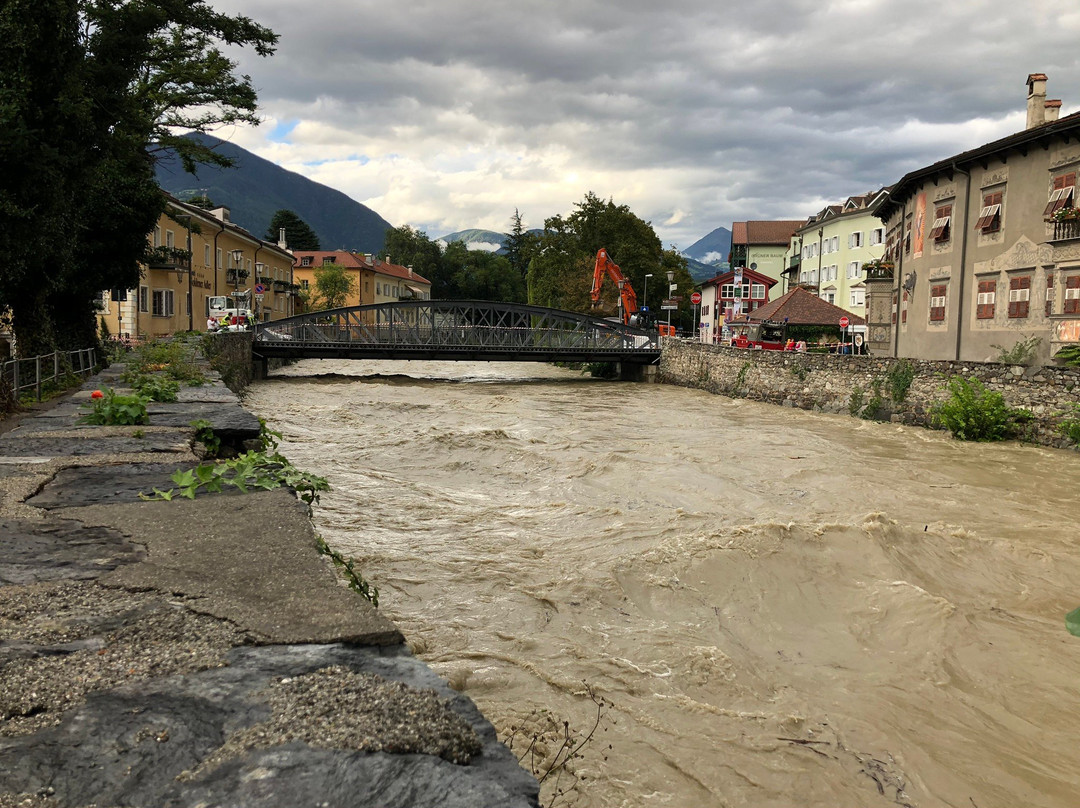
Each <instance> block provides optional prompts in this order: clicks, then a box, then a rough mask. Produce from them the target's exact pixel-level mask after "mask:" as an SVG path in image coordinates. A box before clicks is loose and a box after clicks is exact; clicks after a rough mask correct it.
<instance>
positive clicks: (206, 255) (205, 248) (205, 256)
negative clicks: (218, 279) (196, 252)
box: [202, 244, 210, 266]
mask: <svg viewBox="0 0 1080 808" xmlns="http://www.w3.org/2000/svg"><path fill="white" fill-rule="evenodd" d="M202 260H203V265H204V266H210V245H209V244H204V245H203V259H202Z"/></svg>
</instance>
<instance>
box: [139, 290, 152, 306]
mask: <svg viewBox="0 0 1080 808" xmlns="http://www.w3.org/2000/svg"><path fill="white" fill-rule="evenodd" d="M139 311H150V293H149V290H148V289H147V288H146V287H145V286H140V287H139Z"/></svg>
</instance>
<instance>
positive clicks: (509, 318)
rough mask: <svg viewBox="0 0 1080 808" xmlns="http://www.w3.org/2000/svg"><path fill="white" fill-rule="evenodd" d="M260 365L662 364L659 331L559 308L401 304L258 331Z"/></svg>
mask: <svg viewBox="0 0 1080 808" xmlns="http://www.w3.org/2000/svg"><path fill="white" fill-rule="evenodd" d="M252 354H253V357H254V358H255V359H261V360H266V359H271V358H285V359H448V360H487V361H491V360H504V361H514V362H623V363H630V364H641V365H647V364H653V363H655V362H657V361H658V360H659V358H660V337H659V335H658V334H657V333H655V332H650V331H645V330H642V329H640V328H633V327H631V326H627V325H623V324H622V323H620V322H618V321H612V320H604V319H600V318H597V317H590V316H589V315H585V314H577V313H575V312H570V311H560V310H559V309H548V308H542V307H540V306H527V305H523V304H518V303H494V302H488V301H476V300H468V301H462V300H403V301H397V302H395V303H376V304H374V305H368V306H353V307H349V308H340V309H328V310H326V311H317V312H311V313H309V314H302V315H298V316H296V317H289V318H286V319H284V320H274V321H272V322H266V323H259V324H258V325H256V327H255V334H254V344H253V345H252Z"/></svg>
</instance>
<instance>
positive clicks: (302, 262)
mask: <svg viewBox="0 0 1080 808" xmlns="http://www.w3.org/2000/svg"><path fill="white" fill-rule="evenodd" d="M300 266H302V267H309V266H311V256H310V255H305V256H304V257H303V258H301V259H300Z"/></svg>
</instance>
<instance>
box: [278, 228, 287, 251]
mask: <svg viewBox="0 0 1080 808" xmlns="http://www.w3.org/2000/svg"><path fill="white" fill-rule="evenodd" d="M277 245H278V246H279V247H281V249H283V250H285V249H288V247H289V244H288V242H287V241H285V228H284V227H279V228H278V231H277Z"/></svg>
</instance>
